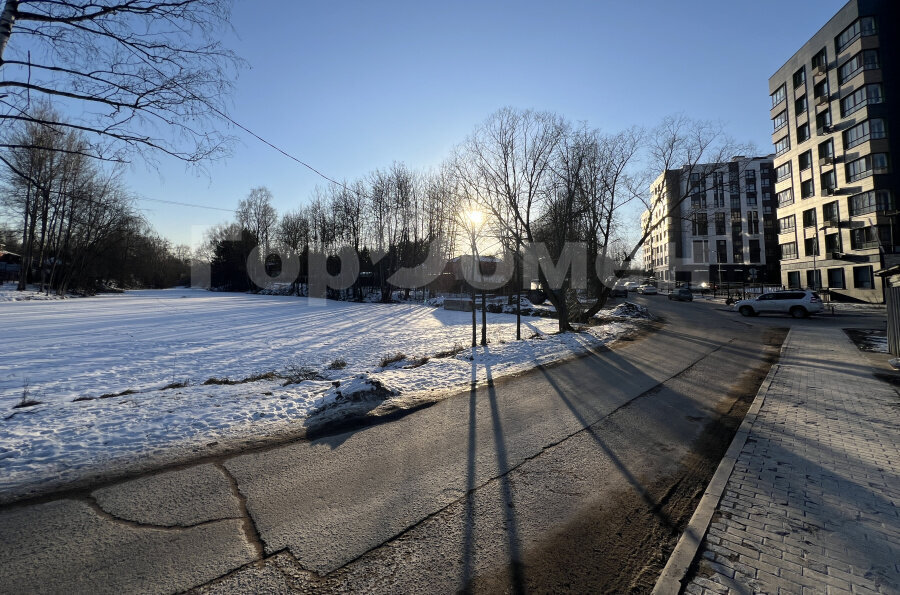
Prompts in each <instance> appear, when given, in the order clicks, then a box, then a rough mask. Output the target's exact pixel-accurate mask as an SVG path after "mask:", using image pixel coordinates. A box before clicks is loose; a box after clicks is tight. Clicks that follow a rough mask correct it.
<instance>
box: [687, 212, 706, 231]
mask: <svg viewBox="0 0 900 595" xmlns="http://www.w3.org/2000/svg"><path fill="white" fill-rule="evenodd" d="M691 231H692V235H695V236H705V235H706V234H707V233H709V222H708V221H707V220H706V213H694V216H693V217H692V218H691Z"/></svg>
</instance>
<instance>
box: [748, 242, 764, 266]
mask: <svg viewBox="0 0 900 595" xmlns="http://www.w3.org/2000/svg"><path fill="white" fill-rule="evenodd" d="M750 262H762V258H761V253H760V249H759V240H750Z"/></svg>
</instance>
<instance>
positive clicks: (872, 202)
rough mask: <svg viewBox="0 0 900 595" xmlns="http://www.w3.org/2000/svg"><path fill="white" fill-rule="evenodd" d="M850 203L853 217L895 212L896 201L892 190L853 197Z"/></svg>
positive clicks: (849, 200)
mask: <svg viewBox="0 0 900 595" xmlns="http://www.w3.org/2000/svg"><path fill="white" fill-rule="evenodd" d="M848 202H849V203H850V204H849V205H848V206H849V211H850V215H851V216H855V215H865V214H867V213H874V212H875V211H893V210H894V199H893V196H891V191H890V190H877V191H876V190H869V191H868V192H863V193H862V194H855V195H853V196H851V197H850V198H849V199H848Z"/></svg>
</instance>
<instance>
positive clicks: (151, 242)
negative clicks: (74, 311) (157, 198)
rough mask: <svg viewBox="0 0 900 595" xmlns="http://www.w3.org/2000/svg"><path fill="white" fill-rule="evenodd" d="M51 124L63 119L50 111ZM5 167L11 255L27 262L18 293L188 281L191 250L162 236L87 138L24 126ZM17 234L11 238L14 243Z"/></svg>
mask: <svg viewBox="0 0 900 595" xmlns="http://www.w3.org/2000/svg"><path fill="white" fill-rule="evenodd" d="M42 113H43V115H44V117H45V118H46V119H48V120H50V119H52V120H53V121H58V120H60V119H61V117H60V116H59V114H57V113H55V112H54V111H53V110H51V109H50V108H49V107H45V108H44V110H43V112H42ZM7 139H8V140H9V141H10V142H9V144H11V145H14V146H12V147H7V148H6V150H5V151H3V157H4V166H5V167H3V168H0V206H2V208H3V209H4V211H5V213H6V215H7V216H8V217H9V219H11V220H12V221H17V222H18V225H17V229H16V230H15V231H16V232H17V233H15V234H12V233H10V232H12V231H13V230H11V229H7V234H6V235H7V236H8V238H9V239H8V242H7V243H8V244H9V245H8V246H7V250H12V249H13V248H15V249H16V250H18V251H19V252H20V254H21V256H22V262H21V269H20V273H19V280H18V287H19V288H20V289H24V288H25V287H26V285H27V284H29V283H35V284H38V286H39V289H40V290H41V291H47V292H50V291H53V292H56V293H58V294H63V293H65V292H67V291H72V290H77V291H84V292H94V291H97V290H98V289H102V288H109V287H167V286H172V285H175V284H176V283H179V282H182V283H184V282H187V280H188V272H189V266H190V261H189V256H190V255H189V251H188V249H187V248H186V247H178V248H176V247H173V246H172V245H171V244H170V243H169V242H168V241H167V240H164V239H162V238H160V237H158V236H157V235H156V234H155V233H154V232H153V230H152V229H151V227H150V225H149V224H148V223H147V222H146V221H145V220H144V219H143V217H141V215H140V213H139V211H138V210H137V209H136V208H135V207H134V205H133V199H132V197H131V195H130V194H129V193H128V191H127V190H126V188H125V186H124V185H123V184H122V182H121V181H120V179H119V176H118V173H117V172H116V171H115V170H112V171H110V170H109V169H105V168H103V167H102V163H101V162H98V161H97V160H95V159H92V158H90V157H89V156H88V155H86V154H85V153H84V151H83V148H84V146H85V140H84V138H83V133H81V132H78V131H76V130H72V129H67V128H64V127H57V126H55V125H48V124H45V123H37V122H32V121H29V122H25V123H22V124H21V125H20V126H19V127H18V128H17V129H15V130H14V131H12V132H11V133H10V134H9V136H8V137H7ZM9 236H11V237H9Z"/></svg>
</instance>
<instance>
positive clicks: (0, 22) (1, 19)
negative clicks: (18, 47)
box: [0, 0, 19, 66]
mask: <svg viewBox="0 0 900 595" xmlns="http://www.w3.org/2000/svg"><path fill="white" fill-rule="evenodd" d="M18 11H19V0H6V5H5V6H4V7H3V14H0V66H2V65H3V52H4V50H6V44H7V43H9V36H10V35H12V28H13V24H14V23H15V22H16V14H17V13H18Z"/></svg>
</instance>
